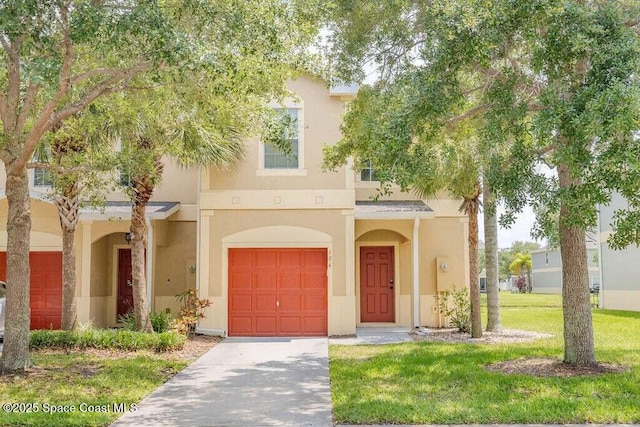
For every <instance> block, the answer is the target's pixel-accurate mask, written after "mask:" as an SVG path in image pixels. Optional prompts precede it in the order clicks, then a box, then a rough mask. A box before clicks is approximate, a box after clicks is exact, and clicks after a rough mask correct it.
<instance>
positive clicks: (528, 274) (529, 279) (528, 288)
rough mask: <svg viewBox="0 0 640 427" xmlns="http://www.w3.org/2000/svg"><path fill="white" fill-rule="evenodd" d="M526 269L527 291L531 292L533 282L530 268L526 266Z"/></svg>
mask: <svg viewBox="0 0 640 427" xmlns="http://www.w3.org/2000/svg"><path fill="white" fill-rule="evenodd" d="M526 271H527V292H528V293H531V291H533V283H531V269H530V268H529V267H526Z"/></svg>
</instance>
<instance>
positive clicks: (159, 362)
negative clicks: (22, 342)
mask: <svg viewBox="0 0 640 427" xmlns="http://www.w3.org/2000/svg"><path fill="white" fill-rule="evenodd" d="M31 360H32V362H33V363H34V365H35V367H34V369H33V370H31V371H30V373H29V374H28V375H27V376H17V375H16V376H14V375H5V376H1V377H0V402H2V403H3V404H4V405H6V404H10V403H12V402H14V403H22V404H25V405H23V406H21V407H13V408H11V406H10V408H11V409H10V412H7V409H6V408H5V406H3V410H2V411H0V425H2V426H5V425H20V426H35V425H38V426H104V425H108V424H110V423H111V422H113V421H115V420H116V419H117V418H118V417H119V416H121V415H122V412H118V411H121V410H122V409H123V408H124V407H126V409H127V410H129V409H130V408H131V407H130V405H131V404H135V403H137V402H139V401H140V400H141V399H142V398H143V397H145V396H146V395H147V394H149V393H150V392H151V391H153V390H155V389H156V388H157V387H158V386H160V385H161V384H162V383H164V382H165V381H166V380H167V379H168V378H169V377H171V376H173V375H174V374H175V373H176V372H178V371H180V370H182V369H183V368H184V367H185V366H186V365H188V363H189V362H188V361H184V360H178V359H176V358H175V357H169V356H167V355H166V354H154V353H150V352H149V353H144V352H143V353H141V354H138V355H131V354H130V355H128V356H125V357H121V358H114V359H107V358H102V357H98V356H94V355H90V354H82V353H80V352H76V351H74V352H71V353H69V354H65V353H64V352H60V351H56V352H51V351H34V352H32V354H31ZM114 404H116V405H120V404H125V405H124V406H115V407H114ZM47 405H48V406H47ZM63 406H66V408H64V407H63ZM71 408H74V412H68V413H63V412H58V413H51V411H52V410H57V411H62V410H67V411H70V410H71ZM26 410H30V412H28V413H27V412H25V411H26ZM104 411H107V412H104Z"/></svg>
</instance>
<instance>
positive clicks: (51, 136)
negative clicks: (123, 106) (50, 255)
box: [28, 114, 110, 330]
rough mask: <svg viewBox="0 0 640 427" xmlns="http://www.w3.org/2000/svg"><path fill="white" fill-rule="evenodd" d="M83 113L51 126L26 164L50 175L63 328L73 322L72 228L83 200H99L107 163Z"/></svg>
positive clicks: (74, 276) (73, 254)
mask: <svg viewBox="0 0 640 427" xmlns="http://www.w3.org/2000/svg"><path fill="white" fill-rule="evenodd" d="M89 115H90V114H89ZM86 117H87V114H77V115H75V116H74V117H72V118H70V119H68V120H67V121H65V122H64V124H59V125H57V126H55V127H54V128H53V129H52V131H51V132H50V133H48V134H47V135H46V136H45V138H43V143H42V144H40V145H39V146H38V148H37V150H36V154H35V158H36V160H37V161H36V162H33V163H30V164H29V165H28V167H29V168H38V169H43V170H45V171H46V173H47V174H48V175H49V176H50V177H51V178H52V183H51V200H52V202H53V204H54V205H55V207H56V211H57V213H58V218H59V220H60V227H61V229H62V321H61V327H62V329H63V330H72V329H74V328H75V327H76V322H77V307H76V251H75V231H76V227H77V225H78V220H79V218H80V206H81V205H82V204H83V203H86V202H87V201H88V202H89V203H90V204H91V205H93V206H95V205H99V204H101V203H102V201H103V197H102V193H103V191H102V190H103V189H104V185H103V184H104V180H102V179H100V177H99V175H100V174H101V171H104V170H105V169H108V167H109V166H108V165H109V164H110V162H109V161H103V160H104V159H105V156H104V154H105V153H104V147H101V146H99V145H96V144H93V141H92V140H91V139H90V138H87V136H86V134H85V132H84V131H83V129H82V126H83V125H84V124H86V120H85V118H86ZM82 199H84V201H83V200H82Z"/></svg>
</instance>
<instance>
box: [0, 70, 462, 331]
mask: <svg viewBox="0 0 640 427" xmlns="http://www.w3.org/2000/svg"><path fill="white" fill-rule="evenodd" d="M290 89H291V90H292V92H294V93H295V94H296V95H297V97H296V98H295V99H294V98H291V99H288V100H285V101H284V105H275V104H274V106H273V107H274V108H282V109H286V110H287V112H288V113H289V114H291V115H292V116H293V117H294V118H296V119H297V132H291V135H289V137H290V139H291V140H292V146H293V149H294V150H293V152H294V153H293V155H290V156H285V155H284V154H283V153H279V152H277V151H276V150H274V149H273V148H271V147H269V146H265V145H264V144H262V143H261V142H260V141H259V140H258V139H252V140H249V141H247V152H246V156H245V158H244V159H243V160H242V161H241V162H240V163H239V164H238V165H237V167H236V168H234V169H233V170H231V171H219V170H215V169H207V168H203V169H201V170H195V169H184V168H180V167H179V166H177V165H174V164H172V163H171V162H169V163H168V165H167V168H166V171H165V177H164V181H163V184H162V185H161V186H160V187H159V188H158V189H157V191H156V192H155V194H154V197H153V199H152V200H153V203H152V206H151V208H150V209H148V218H147V223H148V225H149V249H148V251H147V275H148V278H149V280H148V282H149V284H150V286H149V290H148V295H149V297H150V298H149V301H150V309H151V310H155V311H161V310H166V309H170V310H172V311H174V312H175V311H176V308H177V303H176V300H175V297H174V296H175V295H176V294H177V293H179V292H181V291H182V290H184V289H185V288H189V287H197V288H198V289H199V293H200V296H201V297H204V298H208V299H210V300H211V301H212V303H213V304H212V306H211V307H210V308H209V309H208V311H207V313H206V318H205V319H203V320H202V321H201V322H200V324H199V331H201V332H203V333H212V334H220V335H236V336H243V335H244V336H246V335H257V336H261V335H264V336H270V335H288V336H295V335H347V334H353V333H354V332H355V329H356V327H357V326H369V325H370V326H380V325H402V326H417V325H428V326H441V325H443V324H444V322H445V319H443V318H442V317H441V316H440V315H439V314H438V312H437V308H436V302H435V299H434V295H436V294H437V292H438V291H442V290H445V289H450V287H451V286H452V285H456V286H457V287H458V288H460V287H462V286H468V283H469V275H468V270H469V263H468V255H467V254H468V251H467V234H468V227H467V218H466V217H465V216H463V215H462V214H460V213H459V212H458V210H457V207H458V205H459V203H458V201H456V200H450V199H448V198H447V197H446V196H442V197H440V198H439V199H437V200H425V201H422V200H417V199H415V198H413V197H412V196H411V195H409V194H406V193H400V192H399V191H398V192H395V193H394V194H393V195H392V196H391V197H387V198H385V199H383V200H380V201H378V202H373V201H372V200H371V196H373V195H374V194H375V193H376V189H377V183H376V182H375V181H372V179H375V172H374V171H372V170H368V169H365V170H363V171H357V172H354V171H353V170H352V169H351V168H350V167H348V166H347V167H343V168H342V169H340V170H339V171H337V172H324V171H322V169H321V167H320V164H321V161H322V147H323V145H325V144H329V145H331V144H335V143H336V142H337V141H338V140H339V139H340V122H341V117H342V115H343V113H344V111H345V108H346V105H347V104H348V102H349V100H350V99H352V97H353V95H354V93H353V91H352V90H349V89H348V88H337V89H333V90H330V89H327V88H326V87H325V85H324V83H323V82H321V81H318V80H315V79H313V78H311V77H308V76H307V77H301V78H299V79H298V80H296V81H294V82H292V83H290ZM2 176H4V174H2ZM34 179H35V180H36V181H37V180H38V179H39V177H38V176H37V174H35V173H34ZM37 184H38V182H34V186H33V190H34V191H33V194H32V201H33V208H32V212H33V232H32V240H31V244H32V251H33V254H32V269H35V270H37V271H42V272H51V274H50V275H49V276H51V277H54V275H53V271H54V270H55V269H56V262H59V261H57V260H58V259H61V257H60V251H61V237H60V235H61V233H60V227H59V225H58V219H57V216H56V212H55V208H54V206H53V205H52V204H50V203H49V202H48V201H47V199H46V187H44V186H39V185H37ZM1 188H4V183H3V182H0V189H1ZM0 191H1V190H0ZM109 200H110V201H109V203H108V204H107V207H106V209H105V210H104V212H99V211H95V210H86V211H84V212H83V213H82V215H81V220H80V225H79V227H78V232H77V241H76V248H77V255H78V257H77V277H78V311H79V313H78V316H79V320H80V321H81V322H88V321H91V322H93V323H94V324H95V325H97V326H114V325H116V323H117V315H118V314H119V313H121V312H122V311H123V310H126V309H128V307H129V306H128V304H129V305H130V300H129V299H128V298H129V297H128V296H127V288H128V281H129V280H130V246H129V244H128V243H127V240H126V233H127V231H128V228H129V209H128V206H127V204H126V202H125V198H124V197H123V196H122V195H121V194H117V193H114V194H112V195H110V197H109ZM5 223H6V200H4V201H0V224H1V225H0V227H2V228H4V227H5V225H4V224H5ZM3 238H4V240H2V239H3ZM3 245H4V247H5V248H6V232H4V234H2V233H0V251H2V250H3ZM5 250H6V249H5ZM128 257H129V258H128ZM0 264H2V263H1V262H0ZM40 264H42V267H41V268H40V267H38V265H40ZM58 265H59V264H58ZM34 266H35V267H34ZM38 274H40V273H38ZM0 275H2V270H1V267H0ZM58 275H59V274H58ZM36 276H37V275H36ZM43 276H48V275H47V274H44V275H42V274H40V276H38V277H35V276H34V273H33V272H32V288H33V289H32V301H33V300H34V297H35V300H38V301H46V300H50V301H53V302H51V303H50V304H48V305H47V304H43V305H42V307H43V308H42V309H40V308H38V309H37V310H36V309H35V307H33V306H32V315H33V314H34V311H37V315H36V316H34V317H36V318H39V319H41V320H38V321H37V323H36V324H35V325H34V324H33V323H32V326H35V327H48V326H49V324H53V326H54V327H55V326H56V325H55V322H53V320H55V318H56V315H57V314H56V309H55V308H51V307H54V306H55V305H56V303H55V301H58V300H56V298H59V294H60V290H59V285H55V284H53V283H44V282H43V279H42V278H41V277H43ZM38 283H43V284H42V285H40V284H38ZM56 286H58V287H57V288H56ZM47 306H48V307H50V308H51V310H49V311H47V310H46V309H44V307H47ZM38 307H40V306H38ZM58 311H59V309H58Z"/></svg>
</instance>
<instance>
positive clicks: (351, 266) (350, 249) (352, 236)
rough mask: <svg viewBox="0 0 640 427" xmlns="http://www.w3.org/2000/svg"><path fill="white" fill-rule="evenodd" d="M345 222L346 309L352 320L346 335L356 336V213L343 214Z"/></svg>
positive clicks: (345, 212) (349, 211) (344, 212)
mask: <svg viewBox="0 0 640 427" xmlns="http://www.w3.org/2000/svg"><path fill="white" fill-rule="evenodd" d="M342 214H343V215H344V221H345V236H344V240H345V261H346V263H345V281H346V282H345V283H346V300H345V303H346V304H345V306H344V309H345V310H346V311H347V312H348V313H349V316H348V317H347V319H351V321H350V322H349V324H348V327H347V328H346V331H345V334H355V333H356V325H357V324H358V313H357V310H356V230H355V228H356V221H355V211H353V210H345V211H343V212H342Z"/></svg>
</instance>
